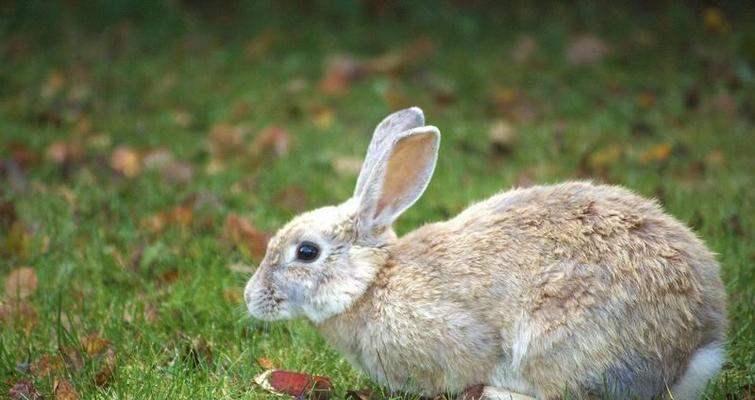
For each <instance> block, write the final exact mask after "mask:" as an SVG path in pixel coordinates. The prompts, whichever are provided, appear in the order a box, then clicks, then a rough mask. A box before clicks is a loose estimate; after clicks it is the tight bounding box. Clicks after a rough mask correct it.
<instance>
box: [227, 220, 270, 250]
mask: <svg viewBox="0 0 755 400" xmlns="http://www.w3.org/2000/svg"><path fill="white" fill-rule="evenodd" d="M224 236H225V238H226V240H229V241H230V242H231V243H233V244H235V245H236V246H238V247H240V248H241V249H243V250H244V251H245V252H247V253H248V254H249V256H251V257H252V258H254V259H261V258H262V257H263V256H264V255H265V251H266V250H267V242H268V240H270V235H268V234H267V233H266V232H264V231H262V230H260V229H257V228H255V227H254V225H252V222H251V221H250V220H249V219H248V218H243V217H240V216H238V215H236V214H229V215H228V217H227V218H226V220H225V229H224Z"/></svg>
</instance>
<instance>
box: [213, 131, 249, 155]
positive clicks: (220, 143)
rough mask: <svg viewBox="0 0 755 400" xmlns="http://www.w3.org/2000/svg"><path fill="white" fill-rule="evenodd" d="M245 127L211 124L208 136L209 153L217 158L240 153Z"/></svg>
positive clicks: (242, 146) (241, 151) (245, 132)
mask: <svg viewBox="0 0 755 400" xmlns="http://www.w3.org/2000/svg"><path fill="white" fill-rule="evenodd" d="M246 134H247V129H246V128H245V127H242V126H231V125H227V124H217V125H215V126H213V128H212V130H211V131H210V137H209V150H210V154H212V155H213V156H214V157H217V158H219V159H221V160H222V159H223V158H226V157H228V156H232V155H240V154H242V153H243V149H244V137H245V136H246Z"/></svg>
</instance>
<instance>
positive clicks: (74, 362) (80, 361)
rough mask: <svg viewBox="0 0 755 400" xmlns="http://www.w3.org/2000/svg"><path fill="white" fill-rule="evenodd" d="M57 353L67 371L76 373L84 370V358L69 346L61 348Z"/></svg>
mask: <svg viewBox="0 0 755 400" xmlns="http://www.w3.org/2000/svg"><path fill="white" fill-rule="evenodd" d="M59 351H60V356H61V357H62V358H63V361H64V362H65V364H66V365H67V366H68V368H69V369H71V370H73V371H75V372H78V371H81V369H82V368H84V357H83V356H82V354H81V353H80V352H79V351H78V350H77V349H74V348H73V347H70V346H62V347H61V348H60V349H59Z"/></svg>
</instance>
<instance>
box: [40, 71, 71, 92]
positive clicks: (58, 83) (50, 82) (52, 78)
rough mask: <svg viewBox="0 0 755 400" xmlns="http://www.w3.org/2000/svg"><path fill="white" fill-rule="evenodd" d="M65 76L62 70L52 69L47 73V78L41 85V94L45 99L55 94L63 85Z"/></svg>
mask: <svg viewBox="0 0 755 400" xmlns="http://www.w3.org/2000/svg"><path fill="white" fill-rule="evenodd" d="M65 83H66V78H65V76H64V75H63V73H62V72H60V71H58V70H54V71H52V72H50V74H49V75H47V80H45V83H44V84H43V86H42V90H41V91H40V92H41V95H42V97H43V98H45V99H51V98H53V97H55V95H57V94H58V93H59V92H60V91H61V89H63V86H65Z"/></svg>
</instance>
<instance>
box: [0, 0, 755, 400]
mask: <svg viewBox="0 0 755 400" xmlns="http://www.w3.org/2000/svg"><path fill="white" fill-rule="evenodd" d="M32 3H33V2H32ZM105 3H106V2H105ZM19 4H20V3H19ZM234 4H235V3H234ZM160 10H162V9H160ZM715 10H717V9H714V11H715ZM21 11H23V12H27V13H30V14H29V15H34V13H33V12H31V11H28V10H26V11H24V10H21ZM21 11H19V13H21ZM111 11H112V10H111ZM163 11H164V10H163ZM332 11H333V10H330V11H329V12H332ZM486 11H487V10H485V9H484V8H482V9H478V8H476V7H474V6H471V7H468V8H465V9H462V10H460V11H454V10H449V9H448V7H447V6H439V7H438V9H434V10H431V11H430V10H426V9H421V8H419V7H417V9H411V10H409V11H408V13H407V14H401V15H402V16H401V17H400V18H398V19H397V21H398V22H397V23H395V24H386V23H385V21H384V20H381V18H384V17H378V18H377V21H378V22H381V21H382V22H381V23H377V22H376V21H375V20H374V19H371V18H368V17H365V16H364V15H362V13H361V12H360V10H359V9H358V8H356V9H350V8H349V9H346V10H338V13H336V14H335V15H336V16H335V17H334V16H333V15H331V14H328V12H323V11H316V10H312V11H310V13H311V14H307V13H304V12H298V11H296V12H293V11H292V10H290V9H285V8H284V9H283V10H281V9H278V10H273V11H271V12H270V13H269V14H264V15H258V14H255V13H254V12H252V11H249V13H246V14H245V13H241V12H240V15H241V16H242V17H243V18H242V17H238V18H236V19H232V22H227V21H226V20H221V21H214V20H210V21H207V20H205V19H203V18H201V17H198V16H197V15H196V14H192V13H190V12H189V11H181V12H177V13H178V15H173V14H171V18H170V21H171V25H170V27H171V29H169V30H168V32H167V33H166V32H165V30H161V29H157V28H155V27H158V26H160V25H159V23H155V22H154V21H153V20H150V19H149V18H147V19H144V20H141V19H138V18H137V19H134V20H132V19H125V20H124V21H125V22H124V21H113V22H112V24H110V25H107V26H105V27H100V26H98V27H89V28H82V27H72V26H64V27H58V28H59V29H58V28H56V27H50V26H47V27H45V26H42V25H33V24H32V25H28V21H27V22H24V21H26V20H24V19H22V18H19V19H18V20H16V22H17V21H21V22H24V23H21V22H19V23H18V24H16V25H14V21H13V20H10V21H9V20H3V23H2V24H0V27H3V28H4V30H5V34H4V40H3V43H4V44H3V47H2V51H3V53H2V54H3V58H4V59H5V61H3V63H2V66H0V87H2V88H0V94H1V97H0V138H1V139H0V158H2V159H3V160H4V163H3V167H2V170H1V171H2V172H3V174H2V175H0V177H2V178H3V180H2V181H0V205H2V207H0V210H2V211H0V239H1V240H0V273H1V274H0V276H2V277H3V278H0V279H6V278H5V277H6V276H7V275H8V274H9V273H10V271H11V270H13V269H15V268H17V267H21V266H31V267H32V268H33V270H34V271H35V273H36V276H37V278H38V288H37V290H36V291H35V293H33V294H32V295H31V296H30V297H28V298H27V299H25V300H23V304H25V305H24V307H26V308H23V310H22V311H20V312H13V311H10V310H11V309H12V308H13V307H11V306H12V305H14V304H15V305H18V304H19V302H18V301H17V300H14V297H15V296H13V295H12V294H11V293H6V294H4V295H3V296H4V297H2V298H0V299H2V302H3V305H4V307H6V308H4V309H2V310H3V312H4V313H5V315H4V316H3V318H4V319H2V323H3V327H2V329H1V330H0V377H1V379H0V393H3V394H5V393H8V391H9V389H10V388H11V387H12V386H13V385H14V384H15V383H17V382H20V381H31V382H33V383H34V385H35V387H36V388H37V390H38V391H39V392H41V393H43V394H50V393H52V392H53V390H54V385H55V383H56V382H58V381H60V380H68V381H70V382H71V383H72V385H73V387H74V388H75V389H76V391H78V392H79V393H80V394H81V395H82V398H87V399H88V398H177V399H183V398H186V399H189V398H191V399H195V398H213V399H214V398H234V399H235V398H252V399H253V398H266V397H267V396H268V395H266V394H265V393H264V392H262V391H260V390H259V389H258V388H255V387H254V386H253V385H252V383H251V382H252V378H253V377H254V376H255V375H256V374H258V373H260V372H261V371H262V370H263V369H264V368H263V367H261V366H260V365H259V364H258V362H257V361H256V360H257V359H258V358H260V357H265V358H268V359H270V360H271V361H272V362H273V363H274V364H275V365H276V366H277V367H279V368H285V369H291V370H298V371H305V372H308V373H313V374H319V375H326V376H329V377H331V378H332V379H333V382H334V386H335V388H336V394H337V396H338V397H342V396H343V395H344V394H345V391H346V390H349V389H356V388H362V387H373V388H374V384H373V383H371V382H370V381H369V380H368V379H367V378H365V377H363V376H362V375H360V374H359V373H358V372H357V371H355V370H353V369H351V368H350V367H349V366H348V365H347V364H346V362H345V361H344V360H343V359H342V358H341V357H340V356H338V354H336V353H335V352H333V351H332V350H330V349H329V348H328V347H327V345H326V344H325V343H324V341H323V340H322V339H321V338H320V337H319V336H318V334H317V333H316V331H315V330H314V329H313V328H312V327H311V326H309V325H308V324H307V323H306V322H303V321H294V322H287V323H274V324H263V323H260V322H255V321H252V320H250V319H249V318H248V317H247V316H246V315H245V312H244V307H243V305H242V304H241V303H240V301H239V300H240V298H239V294H240V291H241V290H242V287H243V284H244V282H245V280H246V279H247V278H248V274H246V273H239V272H234V270H232V269H231V268H229V266H231V265H235V264H244V265H249V266H253V265H254V263H255V262H256V261H258V259H259V254H257V253H255V250H254V249H253V248H252V249H251V250H250V248H249V246H247V245H246V243H240V242H239V241H238V240H235V241H234V240H233V234H230V235H229V233H228V229H229V228H228V227H227V225H228V224H227V222H226V221H227V216H228V215H231V214H236V215H240V216H241V217H242V218H246V219H248V220H249V221H252V223H253V225H254V226H255V227H256V228H258V229H261V230H264V231H268V232H273V231H274V230H275V229H276V228H277V227H279V226H281V224H283V223H285V222H286V221H287V220H288V219H289V218H290V217H291V216H292V215H294V214H295V213H296V212H297V211H298V210H300V209H306V208H312V207H317V206H321V205H326V204H332V203H336V202H340V201H342V200H344V199H346V198H347V197H348V196H349V195H350V193H351V190H352V188H353V184H354V181H355V176H354V175H353V174H350V173H349V172H341V173H339V172H336V171H335V168H334V160H337V159H339V158H342V157H361V156H362V154H363V152H364V150H365V149H366V145H367V143H368V141H369V137H370V133H371V131H372V129H373V127H374V125H375V124H376V123H377V122H378V121H379V120H380V119H381V118H382V117H383V116H385V115H386V114H387V113H389V112H390V111H391V109H393V108H396V107H398V106H399V105H401V104H404V103H406V104H413V105H419V106H421V107H423V108H424V110H425V114H426V115H427V117H428V120H429V122H430V123H432V124H434V125H437V126H439V127H440V128H441V131H442V132H443V135H444V136H443V144H442V149H441V153H440V158H439V163H438V167H437V170H436V173H435V178H434V180H433V181H432V183H431V185H430V187H429V189H428V190H427V192H426V194H425V195H424V197H423V199H421V200H420V201H419V202H418V203H417V204H416V205H415V206H414V207H413V208H412V209H411V210H410V211H408V212H407V213H406V214H405V216H404V217H402V219H401V221H400V223H399V225H398V230H399V232H407V231H409V230H411V229H412V228H413V227H415V226H417V225H419V224H421V223H423V222H425V221H431V220H439V219H444V218H447V217H449V216H451V215H454V214H455V213H457V212H459V211H460V210H462V209H463V208H464V207H465V206H466V205H467V204H469V203H470V202H472V201H474V200H478V199H482V198H485V197H487V196H490V195H491V194H493V193H495V192H496V191H499V190H501V189H505V188H508V187H511V186H513V185H516V184H526V183H527V182H536V183H549V182H558V181H563V180H569V179H583V178H591V179H594V180H598V181H606V182H610V183H615V184H622V185H625V186H627V187H630V188H632V189H633V190H635V191H637V192H639V193H641V194H643V195H646V196H649V197H650V196H655V197H658V198H659V199H660V200H661V201H662V203H663V204H664V206H665V208H666V209H667V210H668V212H670V213H671V214H673V215H675V216H676V217H678V218H679V219H680V220H682V221H685V222H687V223H689V224H690V225H692V226H693V227H694V228H695V230H696V231H697V232H698V234H699V235H700V236H701V237H702V238H703V239H704V240H705V241H706V243H708V245H709V246H710V247H711V248H712V249H713V250H714V251H715V252H716V253H718V254H719V260H720V262H721V265H722V274H723V278H724V280H725V282H726V287H727V291H728V294H729V300H730V303H729V314H730V320H731V326H730V329H729V344H728V346H727V354H728V357H727V358H728V361H727V363H726V366H725V369H724V371H723V372H722V374H721V375H720V376H719V377H718V379H716V381H715V382H713V383H712V384H711V385H710V388H709V390H708V392H707V393H706V398H710V399H728V398H740V397H745V396H746V394H747V393H749V394H750V395H752V386H751V385H752V383H753V381H754V380H755V334H754V333H753V332H755V329H753V325H752V324H753V320H754V317H755V315H754V312H755V294H754V293H755V290H754V289H755V272H753V268H752V263H753V259H755V248H753V245H752V243H753V232H754V230H753V228H754V227H755V217H754V216H755V204H754V199H755V186H754V185H753V180H752V175H753V172H754V170H755V169H754V167H755V161H753V157H752V155H753V154H754V153H755V130H754V129H753V104H755V97H753V93H755V90H753V89H755V84H754V83H755V78H754V77H753V74H754V73H755V71H754V70H753V65H754V64H753V63H754V58H753V54H752V53H753V51H755V50H753V49H752V43H753V31H752V28H753V27H752V24H746V23H745V21H746V20H747V16H748V15H749V16H752V14H753V11H752V10H751V9H750V8H748V7H746V6H740V7H739V8H735V9H734V10H733V11H732V10H724V16H723V17H724V19H723V22H721V21H718V23H717V22H716V21H717V20H713V19H711V17H710V14H709V13H710V12H711V11H710V9H709V10H707V11H706V10H698V9H687V8H682V7H679V6H674V5H670V6H664V8H662V9H659V10H656V12H655V13H653V14H648V13H645V12H642V11H639V10H634V9H623V10H614V9H607V8H601V6H597V5H589V4H587V5H585V4H583V5H582V6H580V7H578V8H575V9H567V8H565V7H563V6H557V5H555V6H552V7H548V8H546V10H539V9H533V8H532V7H530V6H527V5H518V6H516V7H514V8H512V9H510V10H504V9H497V8H494V9H493V11H494V12H486ZM34 12H37V11H34ZM113 12H114V13H116V14H117V10H116V11H113ZM706 13H708V14H706ZM486 14H487V15H486ZM74 15H78V14H74ZM284 15H285V16H284ZM706 15H707V21H708V22H707V23H706V22H705V21H706ZM82 18H85V16H84V17H82ZM244 18H248V20H249V21H250V22H249V24H246V23H245V22H244V21H245V19H244ZM145 21H146V22H145ZM176 21H178V22H176ZM79 22H80V23H82V26H85V24H83V22H81V21H79ZM25 24H26V25H25ZM226 24H230V25H228V26H227V25H226ZM229 26H230V27H229ZM56 29H58V30H56ZM268 29H272V31H271V32H274V34H273V36H274V37H275V40H274V41H273V42H272V44H271V45H270V46H265V44H264V39H260V37H263V36H261V35H262V32H265V31H266V30H268ZM50 32H52V33H50ZM574 32H592V33H594V34H595V35H597V37H599V38H600V39H601V40H602V41H603V42H604V44H605V46H606V47H608V48H609V49H610V51H609V53H608V54H607V55H605V56H604V57H603V58H602V59H600V60H598V61H596V62H590V63H588V65H572V64H570V63H568V62H566V61H565V58H566V54H565V53H568V50H566V49H567V47H568V44H569V42H570V40H571V39H570V38H571V37H573V34H574ZM522 35H525V36H527V37H530V38H532V39H533V40H534V41H535V42H536V43H537V45H536V47H537V48H536V49H535V50H534V52H533V54H531V55H530V57H528V59H527V60H526V61H524V62H516V61H515V60H514V57H513V56H512V54H511V51H512V48H515V47H516V44H517V43H518V42H519V41H520V38H521V37H522ZM418 36H422V37H425V38H426V39H425V40H426V42H430V43H432V44H433V46H434V51H433V52H432V53H431V54H429V55H427V56H426V57H423V58H420V59H417V60H414V59H412V57H406V58H408V59H409V60H408V61H407V62H408V63H409V66H408V67H407V68H406V69H405V70H404V71H403V72H401V73H399V74H395V75H393V74H383V73H380V74H373V75H369V76H366V77H363V78H362V79H358V80H355V81H353V82H350V83H349V84H348V85H347V86H348V87H347V89H346V90H345V91H344V93H342V94H338V95H336V94H328V93H323V92H322V91H321V90H320V88H319V86H318V82H319V81H320V79H321V76H322V74H323V70H324V68H325V67H324V65H325V61H326V60H327V59H328V57H330V56H332V55H333V54H336V53H350V54H354V55H355V56H356V57H357V58H361V59H368V58H370V57H374V56H376V55H381V54H386V53H387V52H390V51H394V50H396V49H400V48H401V47H402V46H407V45H411V44H410V43H412V41H413V40H414V39H415V38H416V37H418ZM249 43H256V45H252V47H254V46H257V48H258V50H254V49H253V50H252V53H255V52H256V53H255V54H256V55H255V54H252V55H251V56H250V55H249V52H250V50H249V47H248V45H249ZM748 46H749V47H748ZM259 49H261V50H259ZM499 120H505V121H507V122H506V123H507V124H508V126H510V127H511V129H512V131H513V132H514V136H515V139H514V140H511V141H510V142H508V141H507V142H506V143H504V144H501V145H498V146H496V145H494V144H492V143H491V139H490V138H489V136H488V132H489V131H490V127H491V125H492V124H493V123H494V122H495V121H499ZM221 124H226V125H228V126H232V127H241V128H240V129H241V130H246V131H247V132H248V134H247V135H246V136H245V137H244V143H245V144H244V146H243V147H244V148H246V146H248V145H249V143H251V142H252V141H253V140H254V138H255V137H257V136H259V134H260V132H261V131H262V130H263V128H265V127H267V126H269V125H271V124H275V125H277V126H280V127H282V128H283V129H284V130H285V131H286V132H288V134H289V135H290V136H291V137H292V138H293V142H292V144H291V145H290V147H289V148H288V149H287V152H285V154H284V155H282V156H278V157H276V156H273V155H270V154H267V153H270V151H264V152H263V153H264V154H262V155H260V154H256V155H254V154H250V153H249V152H248V151H246V150H243V151H242V154H241V155H235V156H234V155H226V154H220V153H217V152H213V151H211V150H210V147H211V145H210V144H208V143H212V140H211V139H210V137H211V134H210V132H212V130H213V129H217V128H218V126H219V125H221ZM56 142H59V143H64V144H65V146H64V147H66V146H69V145H70V146H73V147H74V148H76V146H79V147H80V149H81V154H73V155H69V157H68V159H67V160H63V161H60V160H59V161H54V160H53V159H51V158H50V157H49V155H48V151H51V150H50V149H51V147H50V146H51V145H52V144H54V143H56ZM66 148H68V147H66ZM118 148H121V149H125V151H126V153H127V154H128V155H135V156H136V157H137V158H138V159H139V160H140V161H138V162H137V164H138V165H141V163H143V162H144V161H145V160H144V159H143V157H144V156H145V154H148V153H149V152H150V151H154V150H156V149H162V150H167V151H168V152H170V153H171V154H173V157H174V158H175V159H176V160H178V161H179V162H181V163H183V164H182V165H184V166H189V168H191V169H193V176H192V177H191V179H182V178H175V177H172V174H171V173H166V172H163V173H161V172H159V171H156V170H148V169H142V170H141V171H138V172H137V173H134V174H133V176H131V177H128V176H124V174H123V173H122V172H123V171H124V169H123V168H119V167H117V165H116V168H113V163H112V162H111V157H112V154H113V152H114V151H115V150H116V149H118ZM53 149H54V147H53ZM132 151H133V153H132ZM74 153H75V151H74ZM217 161H222V162H223V166H222V168H215V169H216V171H208V168H209V166H211V165H213V162H217ZM286 191H288V192H290V193H294V194H293V195H285V194H281V193H285V192H286ZM281 199H283V200H281ZM177 207H178V208H177ZM171 210H173V212H175V210H179V211H182V212H184V213H185V214H184V218H183V219H182V218H180V217H175V214H170V212H171ZM171 216H172V217H171ZM156 220H157V221H158V222H159V223H164V225H165V226H163V227H156V226H155V221H156ZM231 230H232V229H231ZM229 236H230V237H229ZM252 247H253V246H252ZM6 280H7V279H6ZM9 307H10V308H9ZM14 307H15V306H14ZM0 316H2V314H0ZM86 336H89V337H90V338H91V337H96V338H102V339H105V340H107V341H108V342H109V346H110V347H111V348H112V350H113V351H114V353H115V355H116V358H115V365H116V368H115V369H114V371H115V372H114V374H113V375H112V376H107V374H106V376H104V377H102V379H104V382H100V384H98V383H97V380H98V378H97V374H98V373H102V372H103V368H107V367H106V365H107V363H108V360H107V358H106V356H103V355H99V354H100V352H98V351H93V350H91V349H89V350H90V353H92V355H91V356H90V355H85V356H84V357H83V360H82V362H81V363H80V365H77V363H76V356H75V354H79V353H84V354H86V353H87V351H86V350H87V343H89V342H87V339H83V338H84V337H86ZM61 349H63V351H62V352H63V353H66V351H68V352H69V353H71V354H73V355H69V356H68V357H67V358H66V360H65V362H63V363H62V365H61V366H60V367H59V368H53V373H51V374H44V373H41V372H40V371H39V366H40V365H45V363H44V362H40V359H43V358H42V357H43V356H44V355H48V356H55V355H57V354H60V353H61ZM76 349H78V351H77V350H76ZM64 358H65V357H64ZM747 385H750V386H747Z"/></svg>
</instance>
